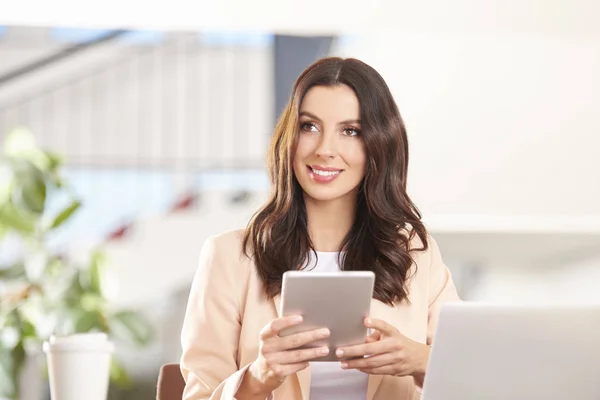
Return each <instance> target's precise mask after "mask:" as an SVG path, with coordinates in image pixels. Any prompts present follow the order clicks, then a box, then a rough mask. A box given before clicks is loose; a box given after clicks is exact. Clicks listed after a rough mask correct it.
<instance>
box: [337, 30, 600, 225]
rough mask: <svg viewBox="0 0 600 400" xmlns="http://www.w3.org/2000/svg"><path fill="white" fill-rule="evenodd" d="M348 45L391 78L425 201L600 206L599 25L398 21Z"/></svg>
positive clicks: (437, 207)
mask: <svg viewBox="0 0 600 400" xmlns="http://www.w3.org/2000/svg"><path fill="white" fill-rule="evenodd" d="M338 52H339V53H340V54H343V55H345V56H354V57H357V58H360V59H363V60H364V61H366V62H368V63H370V64H371V65H372V66H374V67H375V68H376V69H377V70H379V72H380V73H381V74H382V75H383V76H384V78H385V79H386V80H387V82H388V84H389V86H390V88H391V89H392V91H393V93H394V95H395V98H396V100H397V102H398V104H399V107H400V111H401V113H402V114H403V117H404V119H405V121H406V124H407V127H408V132H409V139H410V142H411V146H412V153H411V167H410V168H411V169H410V181H409V184H410V188H411V192H412V196H413V197H414V199H415V200H416V202H417V204H418V205H419V206H420V208H421V209H422V210H423V211H424V212H425V213H428V214H454V215H456V214H458V215H460V214H484V215H525V216H532V215H533V216H552V215H579V216H587V215H596V216H598V215H600V184H598V182H599V181H600V158H598V154H599V151H598V149H599V148H600V136H599V135H598V134H597V132H598V131H600V119H599V118H598V117H597V116H598V112H599V111H600V75H599V74H598V71H600V41H598V40H597V37H594V36H587V37H586V36H566V35H564V36H549V35H545V36H541V35H540V36H533V35H517V34H512V35H511V34H504V35H487V36H476V35H469V36H459V35H451V34H447V33H444V34H442V33H440V34H428V35H426V34H412V35H411V34H401V33H398V34H395V35H394V36H383V35H379V36H377V35H372V36H368V37H364V38H359V39H358V40H356V41H354V42H350V43H349V44H348V45H347V46H346V47H345V48H344V49H340V50H338Z"/></svg>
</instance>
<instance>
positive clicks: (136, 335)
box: [108, 311, 154, 345]
mask: <svg viewBox="0 0 600 400" xmlns="http://www.w3.org/2000/svg"><path fill="white" fill-rule="evenodd" d="M108 325H109V328H110V333H111V334H112V335H113V336H114V337H115V338H117V339H119V340H122V341H124V342H125V343H128V344H133V345H145V344H148V343H149V342H150V341H151V340H152V337H153V334H154V332H153V329H152V326H151V325H150V323H149V322H148V321H147V320H146V319H145V318H144V317H142V315H141V314H138V313H136V312H134V311H120V312H118V313H116V314H114V315H113V316H112V317H111V318H109V321H108Z"/></svg>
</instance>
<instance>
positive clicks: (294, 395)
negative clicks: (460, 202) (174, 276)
mask: <svg viewBox="0 0 600 400" xmlns="http://www.w3.org/2000/svg"><path fill="white" fill-rule="evenodd" d="M242 235H243V231H232V232H227V233H224V234H221V235H218V236H212V237H210V238H209V239H207V241H206V242H205V243H204V246H203V247H202V251H201V254H200V265H199V267H198V271H197V273H196V276H195V277H194V281H193V284H192V289H191V292H190V296H189V300H188V306H187V310H186V314H185V319H184V323H183V328H182V333H181V344H182V348H183V355H182V357H181V362H180V364H181V371H182V374H183V376H184V378H185V381H186V386H185V392H184V395H183V399H184V400H200V399H221V400H233V399H235V393H236V391H237V388H238V386H239V384H240V383H241V378H242V377H243V375H244V373H245V371H246V369H247V367H248V366H249V364H250V363H252V362H253V361H254V360H255V359H256V357H257V356H258V344H259V340H258V336H259V332H260V330H261V329H262V328H263V327H264V326H265V325H266V324H267V323H268V322H270V321H271V320H273V319H274V318H276V317H277V316H278V315H279V310H278V307H279V300H280V299H279V296H277V297H275V298H274V299H271V300H269V299H268V298H267V297H266V295H265V294H264V293H263V290H262V284H261V282H260V279H259V278H258V275H257V274H256V270H255V266H254V264H253V263H252V261H251V260H250V259H248V258H247V257H245V256H244V255H243V252H242ZM429 240H430V242H429V249H428V250H427V251H425V252H414V253H413V254H414V255H413V259H414V261H415V263H414V265H413V268H415V267H416V272H415V273H414V274H413V276H412V278H411V279H410V281H409V282H408V289H409V300H410V301H409V302H402V303H401V304H398V305H395V306H394V307H390V306H388V305H386V304H383V303H381V302H380V301H378V300H373V302H372V304H371V316H372V317H373V318H379V319H382V320H384V321H386V322H388V323H390V324H392V325H394V326H395V327H396V328H398V329H399V330H400V332H402V333H403V334H404V335H406V336H407V337H409V338H411V339H413V340H415V341H418V342H421V343H427V344H431V341H432V337H433V332H434V329H435V326H436V322H437V317H438V313H439V308H440V305H441V304H442V303H444V302H447V301H455V300H458V295H457V293H456V289H455V287H454V283H453V281H452V277H451V275H450V272H449V270H448V268H447V267H446V266H445V265H444V264H443V262H442V258H441V256H440V252H439V249H438V246H437V244H436V242H435V241H434V240H433V239H432V238H431V237H430V238H429ZM414 241H415V243H413V245H412V246H413V247H414V246H418V245H420V241H418V239H415V240H414ZM310 377H311V371H310V367H309V368H306V369H304V370H302V371H300V372H299V373H297V374H296V375H295V376H290V377H288V379H286V381H285V382H284V383H283V384H282V385H281V386H280V387H279V388H278V389H277V390H275V391H274V392H273V398H274V399H276V400H308V398H309V391H310ZM419 393H420V388H418V387H417V386H416V385H415V382H414V379H413V378H412V377H392V376H381V375H371V376H369V384H368V391H367V399H368V400H389V399H398V400H406V399H411V400H412V399H418V398H419V397H420V394H419Z"/></svg>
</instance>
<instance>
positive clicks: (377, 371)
mask: <svg viewBox="0 0 600 400" xmlns="http://www.w3.org/2000/svg"><path fill="white" fill-rule="evenodd" d="M357 370H358V371H360V372H363V373H365V374H369V375H394V376H406V375H408V373H407V372H406V371H403V370H402V369H399V368H398V367H397V366H395V365H394V364H390V365H385V366H383V367H377V368H360V369H357Z"/></svg>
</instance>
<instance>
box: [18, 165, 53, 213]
mask: <svg viewBox="0 0 600 400" xmlns="http://www.w3.org/2000/svg"><path fill="white" fill-rule="evenodd" d="M33 171H36V172H33ZM38 172H39V171H38V170H32V172H31V173H30V174H28V175H22V176H20V177H18V178H17V180H16V182H15V188H14V189H13V193H12V200H13V202H14V203H15V204H16V205H17V206H18V207H20V208H22V209H24V210H27V211H29V212H31V213H34V214H41V213H43V212H44V206H45V205H46V181H45V180H44V177H43V176H42V175H41V174H39V173H38Z"/></svg>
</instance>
